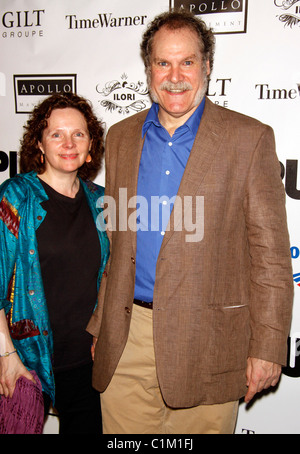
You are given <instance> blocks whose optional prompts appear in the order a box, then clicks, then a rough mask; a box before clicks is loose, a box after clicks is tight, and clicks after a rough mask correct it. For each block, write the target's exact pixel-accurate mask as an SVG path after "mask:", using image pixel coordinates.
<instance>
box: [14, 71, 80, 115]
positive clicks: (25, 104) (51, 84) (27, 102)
mask: <svg viewBox="0 0 300 454" xmlns="http://www.w3.org/2000/svg"><path fill="white" fill-rule="evenodd" d="M76 79H77V76H76V74H55V75H53V74H52V75H15V76H14V92H15V107H16V113H23V114H27V113H30V112H31V111H32V109H33V108H34V107H35V106H36V105H37V104H38V103H39V102H40V101H42V100H43V99H44V98H45V96H50V95H53V94H55V93H71V92H72V93H76Z"/></svg>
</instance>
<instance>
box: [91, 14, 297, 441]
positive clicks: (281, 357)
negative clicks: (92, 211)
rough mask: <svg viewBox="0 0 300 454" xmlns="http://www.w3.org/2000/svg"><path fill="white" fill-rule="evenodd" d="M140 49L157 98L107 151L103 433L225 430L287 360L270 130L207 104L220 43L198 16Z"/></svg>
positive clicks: (100, 317)
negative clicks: (108, 250)
mask: <svg viewBox="0 0 300 454" xmlns="http://www.w3.org/2000/svg"><path fill="white" fill-rule="evenodd" d="M142 52H143V57H144V61H145V65H146V71H147V75H148V82H149V88H150V93H151V96H152V99H153V101H154V103H153V105H152V107H151V109H150V110H149V111H148V112H142V113H139V114H137V115H135V116H133V117H131V118H128V119H126V120H124V121H123V122H121V123H119V124H117V125H114V126H113V127H112V128H111V129H110V131H109V133H108V136H107V144H106V195H107V198H106V201H107V202H108V205H109V207H108V208H107V212H109V208H110V209H111V208H112V210H111V213H112V214H111V215H110V216H109V219H108V223H109V224H108V235H109V238H110V245H111V256H110V259H109V263H108V266H107V269H106V273H105V276H106V277H105V278H104V279H103V280H102V281H103V284H102V286H101V289H100V294H99V304H98V308H97V310H96V311H95V313H94V316H93V318H92V319H91V321H90V324H89V327H88V330H89V331H90V332H91V333H92V334H94V336H96V337H97V338H98V341H97V344H96V349H95V362H94V375H93V380H94V386H95V388H97V389H98V390H99V391H100V392H102V396H101V403H102V411H103V424H104V433H156V434H158V433H174V434H175V433H181V434H183V433H233V431H234V427H235V422H236V416H237V408H238V401H239V399H240V398H241V397H242V396H245V400H246V402H249V401H250V400H251V399H252V398H253V396H254V395H255V394H256V393H257V392H260V391H261V390H262V389H266V388H268V387H269V386H274V385H275V384H276V383H277V382H278V379H279V376H280V371H281V365H282V364H285V360H286V343H287V342H286V341H287V336H288V332H289V325H290V318H291V308H292V296H293V281H292V271H291V259H290V250H289V238H288V232H287V227H286V214H285V194H284V190H283V186H282V182H281V178H280V166H279V163H278V160H277V158H276V154H275V151H274V138H273V132H272V130H271V128H270V127H268V126H266V125H263V124H261V123H260V122H258V121H256V120H254V119H251V118H249V117H245V116H243V115H241V114H238V113H235V112H231V111H229V110H226V109H223V108H221V107H218V106H215V105H214V104H213V103H211V102H210V101H209V100H208V99H206V98H205V93H206V89H207V79H208V76H209V74H210V72H211V69H212V66H213V54H214V39H213V35H212V33H211V31H210V30H207V29H206V26H205V24H204V23H203V22H202V21H200V20H198V19H197V18H196V17H194V16H192V15H190V14H189V13H184V12H171V13H166V14H163V15H160V16H158V17H157V18H155V19H154V21H153V22H152V23H151V24H150V26H149V27H148V30H147V31H146V32H145V34H144V37H143V42H142ZM175 196H176V199H175ZM166 209H169V214H166V213H167V211H166ZM170 212H171V214H170Z"/></svg>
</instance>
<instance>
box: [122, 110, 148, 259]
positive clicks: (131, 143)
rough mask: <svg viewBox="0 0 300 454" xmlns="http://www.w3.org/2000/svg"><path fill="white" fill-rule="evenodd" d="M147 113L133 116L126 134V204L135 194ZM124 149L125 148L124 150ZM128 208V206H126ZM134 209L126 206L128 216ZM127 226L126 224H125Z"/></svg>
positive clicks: (134, 248) (133, 236) (133, 238)
mask: <svg viewBox="0 0 300 454" xmlns="http://www.w3.org/2000/svg"><path fill="white" fill-rule="evenodd" d="M147 114H148V110H147V111H145V112H143V114H141V115H139V116H137V117H135V120H136V121H134V122H133V123H132V127H131V128H130V129H129V130H128V135H127V136H126V140H125V146H126V149H127V150H131V152H130V153H127V152H126V156H127V157H128V160H127V170H126V171H127V176H126V180H127V185H126V188H127V200H126V203H127V204H128V202H129V201H134V200H135V199H134V197H136V194H137V183H138V175H139V166H140V160H141V155H142V149H143V144H144V139H143V138H142V127H143V124H144V121H145V119H146V116H147ZM125 151H126V150H125ZM127 208H128V206H127ZM135 211H136V204H133V203H132V204H131V206H130V207H129V208H128V216H127V220H128V217H129V216H130V214H131V213H134V212H135ZM130 221H131V224H132V223H133V222H136V219H134V216H131V219H130ZM127 227H128V225H127ZM130 232H131V241H132V246H133V251H134V254H135V253H136V232H135V231H134V230H133V229H130Z"/></svg>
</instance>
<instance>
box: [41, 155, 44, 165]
mask: <svg viewBox="0 0 300 454" xmlns="http://www.w3.org/2000/svg"><path fill="white" fill-rule="evenodd" d="M41 163H42V164H44V155H43V153H42V154H41Z"/></svg>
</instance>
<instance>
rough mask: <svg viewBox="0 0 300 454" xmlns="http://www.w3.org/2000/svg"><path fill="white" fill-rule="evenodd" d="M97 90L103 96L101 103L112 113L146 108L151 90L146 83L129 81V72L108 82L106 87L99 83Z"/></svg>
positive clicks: (124, 112)
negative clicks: (118, 78)
mask: <svg viewBox="0 0 300 454" xmlns="http://www.w3.org/2000/svg"><path fill="white" fill-rule="evenodd" d="M96 91H97V92H98V93H99V94H100V95H101V98H102V99H101V100H100V101H99V102H100V105H101V106H102V107H104V108H105V110H106V111H108V112H110V113H112V112H117V113H119V114H123V115H126V114H130V113H137V112H140V111H141V110H144V109H146V107H147V103H148V102H150V98H148V94H149V91H148V88H147V87H146V86H145V85H144V83H143V82H141V81H138V82H137V83H135V82H128V76H127V74H123V75H122V76H121V78H120V80H111V81H109V82H106V83H105V85H104V87H103V86H101V84H98V85H97V86H96Z"/></svg>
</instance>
